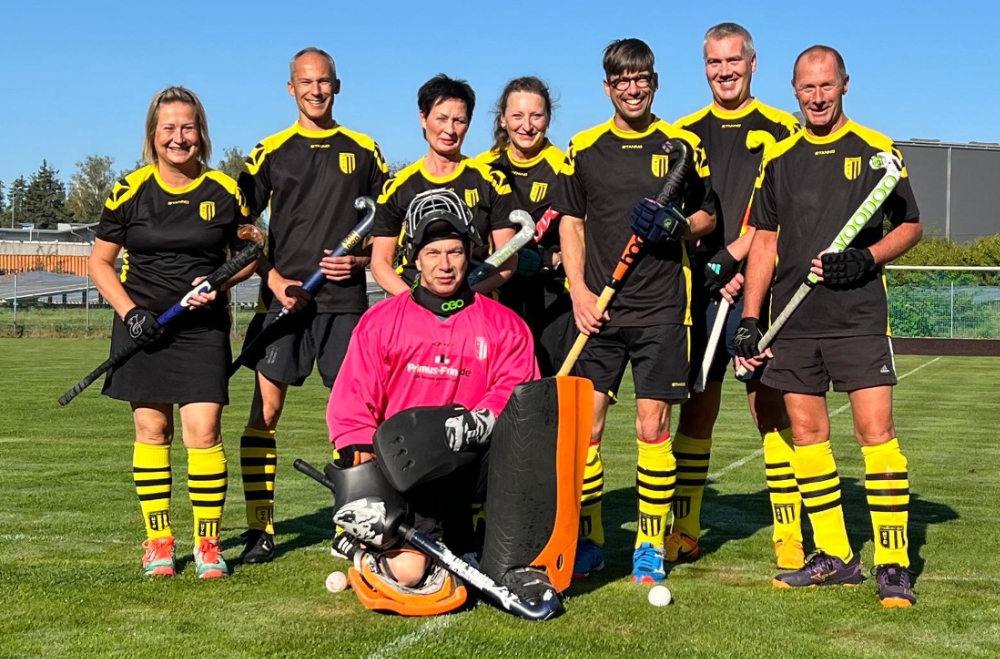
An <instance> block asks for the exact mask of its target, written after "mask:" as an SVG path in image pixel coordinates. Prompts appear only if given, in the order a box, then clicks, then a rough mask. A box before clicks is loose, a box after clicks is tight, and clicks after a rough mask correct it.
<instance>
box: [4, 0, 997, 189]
mask: <svg viewBox="0 0 1000 659" xmlns="http://www.w3.org/2000/svg"><path fill="white" fill-rule="evenodd" d="M284 7H285V8H279V5H278V3H276V2H253V1H249V0H248V1H245V2H240V3H223V2H211V1H210V0H206V1H205V2H201V3H194V2H191V3H166V4H160V3H136V2H129V3H113V2H96V1H95V2H86V3H78V2H65V1H63V0H54V1H52V2H15V3H9V4H7V5H5V8H4V9H3V10H0V83H2V86H3V91H4V93H3V95H2V96H0V99H2V101H0V180H2V181H4V182H5V183H7V184H9V183H10V181H11V180H13V179H14V178H15V177H16V176H18V175H19V174H24V175H25V176H28V175H30V174H31V173H32V172H33V171H35V169H37V167H38V165H39V164H40V163H41V161H42V159H43V158H45V159H48V161H49V162H50V164H52V165H54V166H55V167H56V168H58V169H59V170H61V176H62V177H63V178H64V179H66V180H68V179H69V176H70V174H71V173H72V172H73V170H74V168H75V163H76V161H78V160H80V159H82V158H83V157H84V156H86V155H88V154H106V155H111V156H113V157H114V158H115V160H116V166H117V167H118V168H124V167H127V166H130V165H131V164H132V163H133V162H134V161H135V160H136V158H138V156H139V151H140V147H141V141H142V122H143V119H144V116H145V111H146V107H147V104H148V102H149V98H150V97H151V96H152V95H153V94H154V93H155V92H157V91H158V90H160V89H162V88H163V87H166V86H168V85H171V84H183V85H186V86H188V87H190V88H192V89H194V90H195V91H196V92H197V93H198V94H199V95H201V97H202V99H203V100H204V102H205V105H206V107H207V109H208V116H209V123H210V127H211V134H212V139H213V142H214V143H215V146H216V150H217V153H218V154H221V151H222V148H223V147H228V146H239V147H241V148H242V149H243V150H244V152H247V151H249V150H250V149H251V148H252V147H253V146H254V144H256V143H257V142H258V141H259V140H260V139H261V138H263V137H265V136H267V135H270V134H272V133H275V132H278V131H279V130H281V129H283V128H285V127H287V126H289V125H290V124H291V123H292V122H293V121H294V120H295V117H296V111H295V105H294V101H293V99H291V98H290V97H289V96H288V95H287V92H286V90H285V81H286V80H287V77H288V70H287V62H288V59H289V57H290V56H291V55H292V54H293V53H294V52H295V51H296V50H298V49H300V48H302V47H303V46H306V45H316V46H320V47H322V48H325V49H327V50H328V51H330V52H331V54H333V55H334V57H335V58H336V59H337V63H338V70H339V73H340V77H341V79H342V80H343V90H342V94H341V95H340V96H339V97H338V99H337V101H336V108H335V114H336V117H337V119H338V120H339V121H340V122H341V123H343V124H344V125H346V126H348V127H350V128H353V129H355V130H359V131H362V132H365V133H368V134H370V135H371V136H372V137H374V138H375V139H376V140H377V141H378V142H379V143H380V144H381V146H382V148H383V150H384V152H385V154H386V158H387V159H388V160H390V161H398V160H414V159H416V158H418V157H419V156H421V155H422V154H423V153H424V151H425V148H426V145H425V143H424V142H423V140H422V138H421V135H420V127H419V124H418V122H417V110H416V91H417V88H418V87H419V86H420V84H421V83H422V82H424V81H425V80H426V79H427V78H429V77H430V76H432V75H434V74H436V73H438V72H445V73H448V74H449V75H452V76H458V77H463V78H466V79H468V80H469V81H470V82H471V83H472V85H473V87H474V88H475V90H476V92H477V96H478V105H477V109H476V113H475V117H474V119H473V123H472V127H471V130H470V133H469V138H468V140H467V145H466V147H467V148H466V149H465V150H466V153H467V154H469V155H475V154H476V153H478V152H479V151H481V150H483V149H485V148H486V147H488V145H489V135H490V132H491V128H492V117H491V116H490V109H491V106H492V104H493V102H494V101H495V99H496V96H497V95H498V93H499V92H500V90H501V88H502V87H503V85H504V83H505V82H506V81H507V80H508V79H509V78H512V77H516V76H520V75H527V74H536V75H540V76H542V77H543V78H545V79H546V80H547V81H548V82H549V83H550V85H551V87H552V89H553V91H554V92H555V93H556V94H557V96H558V97H559V106H558V108H557V111H556V116H555V121H554V123H553V126H552V130H551V132H550V135H551V137H552V138H553V141H554V142H556V143H557V144H559V145H560V146H565V144H566V143H567V142H568V140H569V138H570V137H571V136H572V135H573V133H575V132H577V131H579V130H582V129H584V128H587V127H589V126H591V125H594V124H596V123H599V122H601V121H603V120H605V119H607V118H608V117H609V116H610V113H611V106H610V103H609V101H608V100H607V98H605V96H604V94H603V91H602V89H601V77H602V71H601V50H602V49H603V47H604V46H605V45H606V44H607V43H608V41H610V40H612V39H615V38H621V37H639V38H642V39H644V40H646V41H647V42H648V43H649V44H650V45H651V46H652V47H653V50H654V51H655V53H656V57H657V70H658V71H659V73H660V81H661V90H660V92H659V93H658V94H657V98H656V104H655V106H654V110H655V111H656V112H657V114H659V115H660V116H661V117H663V118H665V119H667V120H671V121H672V120H674V119H676V118H677V117H679V116H682V115H684V114H687V113H689V112H692V111H694V110H696V109H698V108H700V107H703V106H704V105H706V104H707V103H708V102H709V101H710V100H711V97H710V95H709V92H708V86H707V84H706V82H705V78H704V69H703V65H702V61H701V41H702V37H703V35H704V32H705V30H706V29H707V28H708V27H709V26H711V25H713V24H715V23H718V22H721V21H726V20H730V21H736V22H739V23H741V24H743V25H745V26H746V27H747V28H749V29H750V31H751V32H752V33H753V35H754V39H755V41H756V44H757V50H758V53H759V61H760V66H759V70H758V73H757V76H756V77H755V79H754V88H753V91H754V95H755V96H757V97H758V98H760V99H761V100H763V101H764V102H766V103H769V104H771V105H776V106H778V107H781V108H783V109H786V110H788V111H793V110H795V109H796V107H795V104H794V98H793V97H792V94H791V88H790V85H789V78H790V72H791V66H792V62H793V60H794V58H795V56H796V55H797V54H798V53H799V52H800V51H801V50H803V49H804V48H806V47H808V46H810V45H812V44H814V43H825V44H828V45H831V46H834V47H836V48H838V49H840V50H841V52H842V53H843V54H844V57H845V59H846V61H847V67H848V71H849V72H850V74H851V89H850V92H849V94H848V97H847V99H846V101H845V105H846V109H847V113H848V115H849V116H851V117H852V118H853V119H855V120H857V121H859V122H861V123H863V124H866V125H868V126H870V127H872V128H874V129H876V130H879V131H882V132H885V133H887V134H889V135H890V136H892V137H894V138H897V139H908V138H912V137H923V138H938V139H942V140H945V141H957V142H967V141H972V140H977V141H998V140H1000V134H998V133H1000V122H998V121H997V119H996V108H997V106H998V103H997V101H998V100H1000V99H998V96H1000V93H998V91H997V87H996V85H994V84H993V83H992V75H993V74H992V64H993V63H994V62H995V59H996V51H995V49H994V48H991V47H990V46H989V45H988V44H989V43H990V41H991V39H990V38H989V36H988V35H987V34H986V33H984V32H983V29H986V30H987V31H988V30H989V26H992V25H995V24H996V23H997V22H998V19H1000V10H998V9H997V4H996V3H979V2H952V3H939V2H924V1H917V2H907V3H904V2H883V3H878V2H871V1H870V0H869V1H857V0H844V1H842V2H841V3H840V4H839V5H832V4H828V5H825V6H821V5H816V4H815V3H807V2H793V3H789V2H755V3H751V2H746V1H744V2H740V3H726V2H693V3H692V2H685V3H679V2H659V3H657V2H627V1H614V2H612V1H610V0H603V1H601V2H544V1H542V0H537V1H535V2H522V1H520V0H518V1H512V0H508V1H507V2H476V1H469V0H466V1H464V2H454V1H452V0H437V1H435V2H433V3H432V2H402V1H397V0H393V1H379V0H369V1H367V2H358V1H352V2H313V3H284ZM817 7H818V9H815V8H817ZM977 26H978V27H977ZM983 26H986V27H985V28H984V27H983ZM970 30H971V31H972V32H974V33H978V36H971V37H966V36H965V34H966V33H967V32H969V31H970ZM976 108H983V109H981V110H977V109H976ZM956 118H957V119H956Z"/></svg>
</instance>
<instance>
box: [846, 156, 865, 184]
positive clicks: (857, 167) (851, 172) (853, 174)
mask: <svg viewBox="0 0 1000 659" xmlns="http://www.w3.org/2000/svg"><path fill="white" fill-rule="evenodd" d="M844 176H846V177H847V180H848V181H853V180H854V179H856V178H858V177H859V176H861V158H860V157H858V158H844Z"/></svg>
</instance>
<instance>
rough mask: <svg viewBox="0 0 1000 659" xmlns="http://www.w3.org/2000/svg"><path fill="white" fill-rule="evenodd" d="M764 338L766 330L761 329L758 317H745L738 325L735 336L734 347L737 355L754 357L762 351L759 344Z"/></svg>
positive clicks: (747, 357)
mask: <svg viewBox="0 0 1000 659" xmlns="http://www.w3.org/2000/svg"><path fill="white" fill-rule="evenodd" d="M762 338H764V332H762V331H761V329H760V321H759V320H757V319H756V318H744V319H743V320H741V321H740V324H739V325H738V326H737V327H736V336H735V337H734V338H733V348H734V349H735V350H736V356H737V357H742V358H743V359H753V358H754V357H756V356H757V355H759V354H760V352H759V351H758V350H757V344H759V343H760V340H761V339H762Z"/></svg>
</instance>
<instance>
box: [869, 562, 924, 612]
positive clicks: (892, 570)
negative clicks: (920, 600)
mask: <svg viewBox="0 0 1000 659" xmlns="http://www.w3.org/2000/svg"><path fill="white" fill-rule="evenodd" d="M874 573H875V583H877V584H878V599H879V601H880V602H882V606H884V607H885V608H887V609H905V608H909V607H911V606H913V605H915V604H916V603H917V596H916V595H914V594H913V587H912V577H911V576H910V571H909V570H907V569H906V568H905V567H902V566H901V565H899V564H898V563H889V564H887V565H876V566H875V569H874Z"/></svg>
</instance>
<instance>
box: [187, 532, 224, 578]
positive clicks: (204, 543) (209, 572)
mask: <svg viewBox="0 0 1000 659" xmlns="http://www.w3.org/2000/svg"><path fill="white" fill-rule="evenodd" d="M194 564H195V565H196V566H197V567H198V578H199V579H222V578H223V577H228V576H229V567H228V566H227V565H226V559H224V558H222V551H221V550H220V549H219V539H218V538H202V539H201V544H200V545H198V546H197V547H195V548H194Z"/></svg>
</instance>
